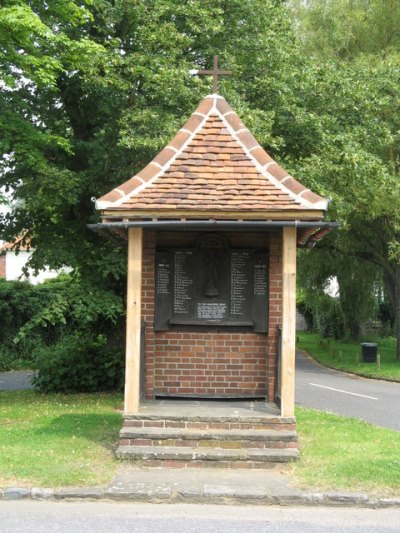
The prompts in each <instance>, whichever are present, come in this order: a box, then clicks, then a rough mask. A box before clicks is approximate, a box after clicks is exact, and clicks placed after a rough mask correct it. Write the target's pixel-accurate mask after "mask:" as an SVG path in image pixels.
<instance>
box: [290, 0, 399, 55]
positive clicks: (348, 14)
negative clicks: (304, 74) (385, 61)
mask: <svg viewBox="0 0 400 533" xmlns="http://www.w3.org/2000/svg"><path fill="white" fill-rule="evenodd" d="M289 3H290V4H291V7H292V10H293V12H294V16H295V18H296V20H297V22H298V23H299V21H300V23H299V33H300V36H301V39H302V41H303V43H304V46H305V48H306V50H307V52H309V53H311V54H313V55H316V56H318V57H322V58H326V57H334V58H336V59H340V60H351V59H354V58H355V57H357V56H359V55H362V54H376V55H378V56H379V55H381V54H387V53H390V52H392V51H394V50H397V51H398V50H399V49H400V36H399V32H398V28H399V24H400V5H399V2H398V1H397V0H308V1H307V2H303V1H302V0H291V1H290V2H289Z"/></svg>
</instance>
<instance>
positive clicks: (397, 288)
mask: <svg viewBox="0 0 400 533" xmlns="http://www.w3.org/2000/svg"><path fill="white" fill-rule="evenodd" d="M394 294H395V301H394V314H395V319H396V339H397V344H396V356H397V360H398V361H399V362H400V265H397V266H396V267H395V282H394Z"/></svg>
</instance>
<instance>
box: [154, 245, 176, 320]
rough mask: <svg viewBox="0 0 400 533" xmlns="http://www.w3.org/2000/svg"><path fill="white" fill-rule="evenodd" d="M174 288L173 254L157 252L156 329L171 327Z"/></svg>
mask: <svg viewBox="0 0 400 533" xmlns="http://www.w3.org/2000/svg"><path fill="white" fill-rule="evenodd" d="M172 290H173V283H172V255H171V254H170V253H168V252H157V253H156V308H155V316H154V328H155V329H156V330H163V329H168V328H169V320H170V317H171V295H172Z"/></svg>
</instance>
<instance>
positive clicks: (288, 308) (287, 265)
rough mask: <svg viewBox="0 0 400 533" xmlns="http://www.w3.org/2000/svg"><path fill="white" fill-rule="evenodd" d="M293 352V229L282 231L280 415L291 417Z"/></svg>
mask: <svg viewBox="0 0 400 533" xmlns="http://www.w3.org/2000/svg"><path fill="white" fill-rule="evenodd" d="M295 352H296V228H295V227H286V228H283V231H282V355H281V357H282V359H281V391H280V393H281V415H282V416H288V417H291V416H294V378H295Z"/></svg>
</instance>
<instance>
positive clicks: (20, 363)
mask: <svg viewBox="0 0 400 533" xmlns="http://www.w3.org/2000/svg"><path fill="white" fill-rule="evenodd" d="M47 299H48V296H47V295H46V294H45V292H43V291H39V290H38V289H37V287H35V286H33V285H31V284H30V283H29V282H27V281H7V280H5V279H0V317H1V318H0V371H4V370H11V369H14V368H21V367H24V366H25V367H27V366H29V365H30V364H32V360H33V348H34V347H37V346H38V344H40V343H41V342H42V338H41V335H40V334H38V333H37V332H35V333H33V334H32V335H31V336H29V338H28V337H27V338H25V339H23V340H22V342H20V343H15V342H14V340H15V337H16V335H17V334H18V331H19V330H20V328H21V327H22V326H23V325H24V324H25V323H26V322H28V321H29V320H31V319H32V317H33V316H35V315H36V314H37V313H40V312H41V310H42V309H43V308H44V307H45V306H46V304H47Z"/></svg>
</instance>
